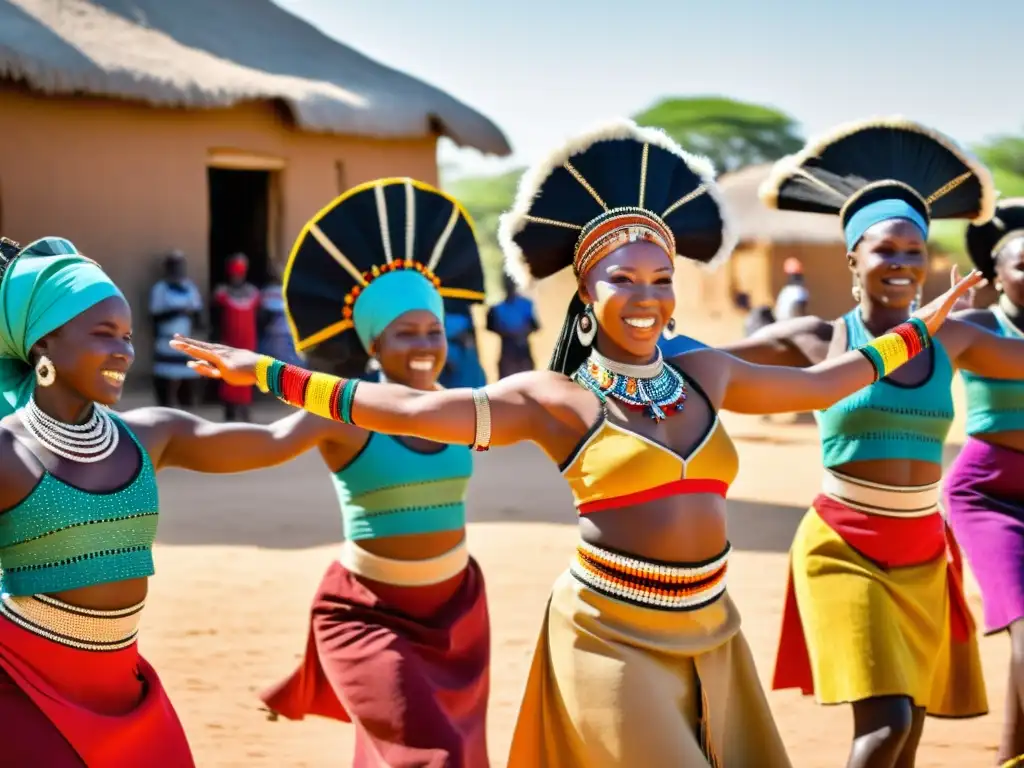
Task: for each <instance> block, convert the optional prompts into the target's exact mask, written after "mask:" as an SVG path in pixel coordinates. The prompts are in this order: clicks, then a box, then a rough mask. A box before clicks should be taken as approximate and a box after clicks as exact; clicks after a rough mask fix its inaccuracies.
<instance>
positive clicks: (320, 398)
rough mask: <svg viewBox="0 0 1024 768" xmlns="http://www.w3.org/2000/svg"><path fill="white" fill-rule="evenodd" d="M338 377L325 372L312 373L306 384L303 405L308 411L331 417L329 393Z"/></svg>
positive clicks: (326, 417) (327, 417)
mask: <svg viewBox="0 0 1024 768" xmlns="http://www.w3.org/2000/svg"><path fill="white" fill-rule="evenodd" d="M337 381H338V377H337V376H331V375H330V374H327V373H314V374H313V375H312V376H310V377H309V383H308V384H306V402H305V403H304V405H303V407H304V408H305V409H306V410H307V411H309V412H310V413H314V414H316V415H317V416H322V417H323V418H325V419H329V418H331V395H332V394H333V393H334V385H335V383H337Z"/></svg>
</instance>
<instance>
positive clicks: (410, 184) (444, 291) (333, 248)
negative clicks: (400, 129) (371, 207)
mask: <svg viewBox="0 0 1024 768" xmlns="http://www.w3.org/2000/svg"><path fill="white" fill-rule="evenodd" d="M394 184H401V185H403V186H404V187H405V227H406V238H405V246H406V247H405V254H404V257H400V258H397V259H396V258H395V254H394V252H393V250H392V244H391V235H390V229H389V226H388V211H387V205H386V203H385V199H384V187H387V186H391V185H394ZM368 189H372V190H373V192H374V197H375V199H376V203H377V220H378V221H379V223H380V236H381V244H382V246H383V248H384V259H385V262H384V264H380V265H376V264H375V265H374V266H373V267H372V268H371V269H370V270H369V271H365V272H364V271H360V270H359V269H357V268H356V266H355V265H354V264H353V263H352V261H351V259H349V258H348V257H347V256H345V254H344V253H342V252H341V249H340V248H338V246H337V245H335V244H334V242H333V241H332V240H331V239H330V238H329V237H327V235H326V234H324V231H323V230H322V229H320V227H319V226H318V224H317V222H319V221H320V219H322V218H323V217H324V216H326V215H327V214H328V213H330V212H331V211H332V210H333V209H334V208H336V207H337V206H338V205H339V204H341V203H343V202H344V201H345V200H347V199H349V198H350V197H354V196H355V195H357V194H359V193H360V192H365V191H366V190H368ZM416 189H421V190H424V191H427V192H430V193H432V194H435V195H440V196H441V197H444V198H446V199H448V200H449V201H450V202H451V204H452V213H451V216H450V217H449V219H448V223H447V224H446V225H445V228H444V229H443V230H442V232H441V234H440V236H439V237H438V238H437V242H436V243H435V244H434V247H433V249H432V250H431V254H430V260H429V261H428V262H427V263H426V264H421V263H420V262H418V261H415V260H413V258H412V254H413V252H414V249H413V245H414V241H413V233H414V232H415V231H416V198H415V195H414V190H416ZM460 215H461V216H462V217H464V218H465V219H466V221H467V222H468V223H469V227H470V229H471V230H472V231H473V235H474V236H476V230H475V228H474V227H473V219H472V218H471V217H470V215H469V213H468V212H467V211H466V209H465V208H464V207H463V206H462V204H461V203H460V202H459V201H458V200H456V199H455V198H454V197H452V196H451V195H447V194H445V193H444V192H442V191H440V190H437V189H434V188H433V187H431V186H430V185H428V184H424V183H423V182H421V181H417V180H416V179H409V178H387V179H376V180H374V181H368V182H366V183H364V184H360V185H358V186H356V187H352V189H349V190H348V191H346V192H345V193H343V194H342V195H340V196H338V197H336V198H335V199H334V200H332V201H331V202H330V203H328V204H327V205H326V206H324V207H323V208H322V209H320V211H319V212H318V213H317V214H316V216H314V217H313V218H312V219H310V220H309V222H308V223H307V224H306V226H305V227H303V228H302V232H300V233H299V236H298V237H297V238H296V239H295V248H294V250H293V251H292V254H291V256H290V257H289V258H288V263H287V265H286V266H285V269H284V279H283V282H284V283H285V284H287V283H288V280H289V278H290V277H291V271H292V264H293V263H294V262H295V255H296V253H297V252H298V248H299V245H300V244H301V243H302V242H303V240H304V239H305V236H306V234H309V235H311V236H312V237H313V238H314V239H315V240H316V241H317V243H319V244H320V246H321V247H322V248H323V249H324V250H325V251H326V252H327V253H328V254H329V255H330V256H331V258H333V259H334V260H335V261H336V262H338V264H339V265H340V266H341V267H342V268H343V269H344V270H345V271H346V272H348V273H349V275H350V276H351V277H352V279H353V280H354V281H355V285H353V286H352V288H351V290H349V292H348V294H347V295H346V296H345V300H344V303H343V304H342V308H341V320H339V321H338V322H336V323H332V324H331V325H329V326H327V327H326V328H323V329H321V330H319V331H317V332H316V333H314V334H312V335H311V336H307V337H306V338H302V336H301V334H299V332H298V329H297V328H296V327H295V323H294V322H293V321H292V317H291V314H290V313H286V317H287V319H288V325H289V327H290V330H291V334H292V338H293V339H296V342H295V348H296V349H297V350H298V351H300V352H301V351H302V350H304V349H308V348H310V347H313V346H316V345H317V344H321V343H323V342H324V341H326V340H327V339H330V338H332V337H334V336H337V335H338V334H339V333H344V332H345V331H348V330H351V329H352V328H354V327H355V324H354V322H353V320H352V313H353V311H354V309H355V303H356V300H357V299H358V298H359V295H360V294H361V293H362V292H363V291H365V290H366V288H367V287H368V286H369V285H370V283H372V282H373V281H374V280H376V279H377V278H379V277H381V276H382V275H387V274H390V273H392V272H397V271H400V270H412V271H415V272H419V273H420V274H421V275H423V276H424V277H425V278H426V279H427V280H429V281H430V283H431V284H432V285H433V286H434V287H435V288H436V289H437V292H438V293H439V294H441V296H444V297H446V298H450V299H466V300H468V301H483V300H484V299H485V298H486V295H485V294H484V293H483V292H481V291H471V290H467V289H464V288H446V287H444V286H442V285H441V281H440V279H439V278H438V277H437V275H435V274H434V269H435V268H436V267H437V264H438V262H440V261H441V257H442V256H443V255H444V249H445V247H446V246H447V245H448V239H449V238H450V237H451V234H452V232H453V231H454V229H455V225H456V224H457V223H458V221H459V216H460Z"/></svg>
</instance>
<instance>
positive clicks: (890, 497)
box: [821, 469, 940, 517]
mask: <svg viewBox="0 0 1024 768" xmlns="http://www.w3.org/2000/svg"><path fill="white" fill-rule="evenodd" d="M939 486H940V483H937V482H936V483H929V484H928V485H914V486H906V487H904V486H898V485H884V484H882V483H873V482H871V481H870V480H861V479H860V478H858V477H850V476H849V475H844V474H841V473H839V472H834V471H833V470H831V469H830V470H826V472H825V477H824V479H823V480H822V484H821V492H822V493H824V494H825V495H826V496H829V497H831V498H833V499H835V500H836V501H838V502H840V503H841V504H845V505H846V506H848V507H850V508H851V509H856V510H857V511H859V512H864V513H865V514H868V515H883V516H888V517H927V516H928V515H932V514H935V513H936V512H937V511H938V508H939V492H940V487H939Z"/></svg>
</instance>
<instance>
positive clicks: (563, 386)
mask: <svg viewBox="0 0 1024 768" xmlns="http://www.w3.org/2000/svg"><path fill="white" fill-rule="evenodd" d="M501 236H502V241H503V246H504V249H505V252H506V259H507V264H508V268H509V271H510V272H512V273H513V274H515V275H516V277H517V278H519V280H520V282H524V281H525V280H527V279H529V278H544V277H547V276H548V275H552V274H554V273H556V272H559V271H561V270H562V269H563V268H565V267H572V269H573V271H574V273H575V274H576V276H577V278H578V286H579V288H578V294H577V295H576V296H575V297H574V298H573V300H572V302H571V304H570V306H569V310H568V312H567V314H566V319H565V324H564V326H563V329H562V334H561V338H560V339H559V343H558V345H557V348H556V350H555V353H554V355H553V358H552V360H551V363H550V366H549V370H546V371H531V372H527V373H522V374H517V375H515V376H510V377H508V378H506V379H503V380H501V381H500V382H497V383H495V384H492V385H490V386H487V387H484V388H481V389H472V390H471V389H453V390H447V391H444V392H429V393H427V392H419V391H416V390H412V389H409V388H407V387H402V386H397V385H394V384H368V383H359V382H356V381H354V380H350V381H345V380H341V379H337V378H335V377H331V376H327V375H326V374H312V376H310V374H309V373H308V372H304V371H301V370H300V369H293V368H290V367H288V366H284V365H283V364H281V363H278V362H277V361H272V360H270V359H268V358H261V357H259V356H257V355H253V354H251V353H248V352H244V351H241V350H234V349H230V348H226V347H223V346H219V345H215V344H206V343H203V342H197V341H192V340H188V339H180V340H178V341H177V342H176V343H175V345H176V348H178V349H180V350H182V351H184V352H188V353H189V354H191V355H192V356H194V357H196V358H198V362H195V363H193V365H194V367H195V368H196V369H197V370H198V371H199V372H200V373H202V374H204V375H206V376H211V377H219V378H222V379H223V380H225V381H229V382H256V383H257V384H258V385H259V386H260V387H261V388H264V389H267V390H269V391H270V392H273V393H274V394H276V395H278V396H279V397H281V396H283V397H284V399H286V401H288V402H291V403H293V404H295V405H299V406H302V407H305V408H307V409H309V410H312V411H313V412H315V413H319V414H321V415H323V416H326V417H329V418H334V419H340V420H342V421H350V422H354V423H355V424H358V425H359V426H360V427H363V428H365V429H370V430H373V431H376V432H384V433H386V434H404V435H415V436H419V437H424V438H427V439H430V440H435V441H437V442H444V443H458V444H463V445H473V446H475V447H476V448H477V449H479V450H486V449H487V448H488V447H489V446H490V445H491V444H494V445H509V444H512V443H516V442H520V441H524V440H531V441H534V442H536V443H538V444H539V445H540V446H541V447H542V448H543V450H544V451H545V453H547V455H548V456H549V457H550V458H551V460H552V461H553V462H554V463H556V464H557V465H558V466H559V467H560V468H561V470H562V472H563V474H564V475H565V478H566V480H567V482H568V483H569V485H570V487H571V488H572V491H573V494H574V496H575V498H576V505H577V508H578V510H579V515H580V543H579V547H578V549H577V551H576V553H575V555H574V557H573V559H572V563H571V565H570V567H569V570H568V571H567V572H566V573H565V574H564V575H563V576H562V577H561V578H560V579H559V580H558V582H557V583H556V585H555V588H554V592H553V593H552V596H551V600H550V603H549V606H548V610H547V617H546V619H545V622H544V628H543V630H542V632H541V636H540V640H539V642H538V645H537V652H536V655H535V657H534V663H533V668H532V670H531V673H530V679H529V681H528V683H527V689H526V695H525V699H524V701H523V706H522V711H521V714H520V717H519V723H518V725H517V728H516V733H515V737H514V739H513V744H512V753H511V757H510V760H509V765H510V766H512V768H537V767H538V766H552V767H557V768H577V767H578V768H601V767H602V766H609V767H611V766H622V765H637V766H640V765H642V766H645V767H648V766H649V767H650V768H658V767H659V766H666V768H667V767H668V766H673V767H675V766H708V765H713V766H723V765H727V766H729V767H730V768H744V767H745V766H749V767H751V768H753V767H754V766H757V768H776V767H780V766H782V767H784V766H788V765H789V764H790V763H789V759H788V758H787V756H786V752H785V749H784V747H783V745H782V740H781V739H780V737H779V734H778V731H777V730H776V728H775V725H774V723H773V721H772V717H771V713H770V711H769V709H768V704H767V701H766V699H765V695H764V693H763V691H762V689H761V685H760V683H759V681H758V678H757V674H756V670H755V669H754V663H753V659H752V657H751V654H750V650H749V648H748V647H747V643H746V641H745V640H744V639H743V636H742V633H741V632H740V626H739V625H740V619H739V613H738V612H737V610H736V607H735V606H734V605H733V603H732V601H731V600H730V599H729V597H728V596H727V595H726V593H725V573H726V569H727V564H728V559H729V554H730V546H729V542H728V537H727V535H726V502H725V496H726V492H727V490H728V487H729V485H730V483H731V482H732V481H733V479H734V478H735V475H736V471H737V456H736V451H735V449H734V447H733V444H732V442H731V441H730V439H729V437H728V435H727V434H726V433H725V431H724V429H723V428H722V425H721V422H720V421H719V419H718V411H719V409H723V408H726V409H731V410H736V411H742V412H746V413H774V412H782V411H804V410H811V409H814V408H821V407H826V406H827V405H829V404H831V403H832V402H834V401H836V400H838V399H839V398H841V397H844V396H846V395H848V394H850V393H852V392H855V391H856V390H858V389H860V388H862V387H865V386H867V385H869V384H870V383H871V382H872V381H874V380H875V379H876V378H878V377H879V376H881V375H885V374H887V373H888V372H889V371H890V370H892V369H893V368H894V367H895V366H897V365H899V364H900V363H901V362H904V361H906V360H907V359H908V358H909V356H910V355H911V354H912V353H914V352H916V351H918V350H919V349H920V348H921V347H923V346H924V345H926V344H927V343H928V339H929V336H930V333H931V332H934V331H935V330H937V329H938V327H939V325H940V324H941V322H942V320H943V319H944V318H945V315H946V313H947V312H948V310H949V308H950V307H951V306H952V304H953V302H954V301H955V300H956V298H957V296H959V295H961V294H962V293H963V292H964V291H966V290H967V289H968V288H969V287H970V286H971V285H973V284H974V283H976V282H977V280H978V276H977V275H971V276H970V277H969V278H967V279H965V280H963V281H961V282H960V283H958V284H957V285H956V286H955V287H954V288H953V289H952V290H951V291H950V292H949V293H947V294H946V295H945V296H943V297H942V299H941V300H939V301H937V302H935V303H934V304H933V305H930V306H929V307H927V308H926V309H925V310H922V312H921V313H920V318H921V319H919V320H914V321H913V322H911V323H907V324H906V325H905V326H904V327H901V328H899V329H897V330H896V331H895V332H894V333H892V334H888V335H886V336H884V337H882V338H881V339H878V340H876V341H874V342H872V343H871V344H869V345H867V346H866V347H865V349H864V350H861V351H851V352H850V353H849V354H846V355H844V356H842V357H839V358H837V359H834V360H831V361H829V362H827V363H824V364H822V365H819V366H815V367H813V368H809V369H795V368H772V367H764V366H758V365H751V364H748V363H745V362H743V361H740V360H738V359H736V358H734V357H732V356H730V355H726V354H723V353H721V352H718V351H716V350H714V349H701V350H698V351H694V352H690V353H688V354H686V355H685V356H680V357H678V358H676V359H674V360H671V361H665V360H663V359H662V357H661V354H660V353H659V351H658V339H659V337H660V336H661V334H662V331H663V329H666V328H667V327H669V326H672V325H673V322H672V313H673V311H674V309H675V303H676V300H675V294H674V291H673V287H672V274H673V271H674V268H675V267H674V260H675V256H676V255H677V254H678V255H682V256H683V257H684V258H688V259H691V260H693V261H697V262H701V263H705V264H707V263H712V262H714V261H718V260H721V259H723V258H725V257H727V256H728V255H729V252H730V250H731V248H732V245H733V243H734V238H733V236H732V235H731V232H730V229H729V227H728V225H727V219H726V215H725V212H724V211H723V209H722V205H721V202H720V199H719V194H718V188H717V187H716V185H715V183H714V181H713V169H712V168H711V166H710V164H708V163H707V161H705V160H703V159H700V158H696V157H693V156H691V155H688V154H687V153H685V152H683V151H682V150H681V149H680V148H679V147H678V146H677V145H676V144H675V143H674V142H672V140H671V139H669V138H668V137H667V136H666V135H665V134H663V133H662V132H660V131H654V130H648V129H642V128H638V127H637V126H636V125H634V124H633V123H631V122H629V121H616V122H614V123H611V124H609V125H605V126H602V127H600V128H598V129H596V130H594V131H592V132H590V133H587V134H584V135H582V136H579V137H578V138H576V139H575V140H574V141H572V142H571V143H569V144H568V145H566V146H564V147H561V148H560V149H558V150H557V151H556V152H554V153H553V154H552V155H551V157H549V158H548V159H547V160H546V161H545V162H544V163H542V164H540V165H539V166H537V167H535V168H533V169H531V170H529V171H528V172H527V174H526V175H525V177H524V179H523V181H522V185H521V188H520V191H519V195H518V198H517V202H516V205H515V208H514V209H513V210H512V211H511V212H510V213H509V214H508V215H506V217H505V218H504V219H503V221H502V226H501ZM922 320H923V322H922Z"/></svg>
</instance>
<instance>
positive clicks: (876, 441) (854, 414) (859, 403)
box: [814, 309, 953, 468]
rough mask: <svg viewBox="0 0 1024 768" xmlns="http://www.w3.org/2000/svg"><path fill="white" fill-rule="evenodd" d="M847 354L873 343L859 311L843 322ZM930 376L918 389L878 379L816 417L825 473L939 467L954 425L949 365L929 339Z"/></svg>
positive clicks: (938, 346)
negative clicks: (871, 464)
mask: <svg viewBox="0 0 1024 768" xmlns="http://www.w3.org/2000/svg"><path fill="white" fill-rule="evenodd" d="M843 322H844V323H845V324H846V337H847V341H846V348H847V349H856V348H857V347H860V346H863V345H865V344H867V343H868V342H869V341H871V339H872V335H871V332H870V331H868V329H867V327H866V326H865V325H864V321H863V320H862V319H861V316H860V311H859V309H853V310H852V311H850V312H848V313H847V314H845V315H844V316H843ZM930 349H931V352H930V353H929V352H927V351H926V352H925V353H924V354H930V361H931V370H930V371H929V374H928V376H927V378H925V380H924V381H923V382H922V383H921V384H918V385H916V386H909V385H906V384H899V383H897V382H894V381H892V380H890V379H887V378H886V379H882V380H881V381H877V382H875V383H874V384H871V385H870V386H867V387H865V388H864V389H861V390H858V391H857V392H854V393H853V394H852V395H850V396H849V397H845V398H843V399H842V400H840V401H839V402H838V403H835V404H834V405H832V406H830V407H829V408H827V409H826V410H824V411H816V412H815V414H814V416H815V419H816V420H817V422H818V429H819V432H820V433H821V453H822V459H823V461H824V464H825V467H826V468H828V467H837V466H840V465H842V464H846V463H849V462H851V461H869V460H873V459H911V460H918V461H927V462H931V463H934V464H941V463H942V445H943V443H944V442H945V440H946V435H947V433H948V432H949V428H950V425H951V424H952V423H953V394H952V392H951V390H950V385H951V384H952V381H953V364H952V363H951V362H950V360H949V355H947V354H946V350H945V349H944V348H943V346H942V343H941V342H940V341H939V340H938V339H933V341H932V344H931V348H930Z"/></svg>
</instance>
